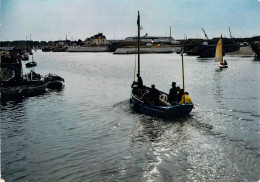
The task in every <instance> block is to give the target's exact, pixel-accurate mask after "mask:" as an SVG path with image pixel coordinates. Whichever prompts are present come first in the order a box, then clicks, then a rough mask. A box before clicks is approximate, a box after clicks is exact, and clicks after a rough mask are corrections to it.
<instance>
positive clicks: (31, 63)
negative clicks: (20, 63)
mask: <svg viewBox="0 0 260 182" xmlns="http://www.w3.org/2000/svg"><path fill="white" fill-rule="evenodd" d="M25 66H26V68H30V67H34V66H37V63H36V62H35V61H34V60H33V55H32V61H31V62H29V63H26V64H25Z"/></svg>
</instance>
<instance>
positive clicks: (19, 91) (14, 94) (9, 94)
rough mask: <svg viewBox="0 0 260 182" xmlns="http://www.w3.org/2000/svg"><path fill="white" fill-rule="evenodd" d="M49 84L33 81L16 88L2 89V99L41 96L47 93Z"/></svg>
mask: <svg viewBox="0 0 260 182" xmlns="http://www.w3.org/2000/svg"><path fill="white" fill-rule="evenodd" d="M46 86H47V84H46V83H44V82H42V81H31V82H27V83H26V84H23V85H20V86H14V87H2V88H1V98H2V99H9V98H11V99H12V98H18V97H30V96H36V95H40V94H43V93H45V92H46Z"/></svg>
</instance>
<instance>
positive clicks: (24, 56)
mask: <svg viewBox="0 0 260 182" xmlns="http://www.w3.org/2000/svg"><path fill="white" fill-rule="evenodd" d="M22 60H23V61H28V60H29V55H28V53H24V54H23V55H22Z"/></svg>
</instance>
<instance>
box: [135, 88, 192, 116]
mask: <svg viewBox="0 0 260 182" xmlns="http://www.w3.org/2000/svg"><path fill="white" fill-rule="evenodd" d="M161 94H165V95H168V94H166V93H163V92H161ZM130 104H131V107H132V108H133V109H134V110H135V111H136V112H138V113H142V114H147V115H152V116H157V117H161V118H168V119H170V118H176V117H179V116H186V115H188V114H189V113H190V112H191V111H192V109H193V105H192V104H177V105H175V106H155V105H149V104H146V103H144V102H143V101H142V100H140V99H138V98H137V97H136V96H135V95H134V94H133V90H132V93H131V100H130Z"/></svg>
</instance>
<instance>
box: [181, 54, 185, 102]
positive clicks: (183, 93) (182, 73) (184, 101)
mask: <svg viewBox="0 0 260 182" xmlns="http://www.w3.org/2000/svg"><path fill="white" fill-rule="evenodd" d="M183 52H184V50H183V49H182V51H181V62H182V87H183V94H184V93H185V88H184V62H183ZM184 97H185V96H184ZM184 104H185V99H184Z"/></svg>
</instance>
